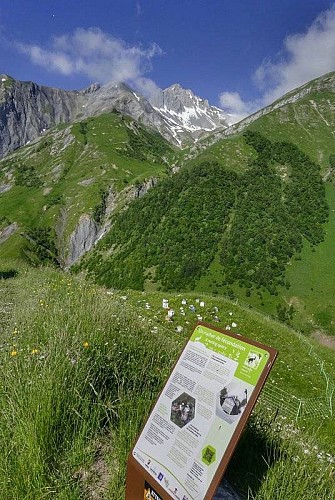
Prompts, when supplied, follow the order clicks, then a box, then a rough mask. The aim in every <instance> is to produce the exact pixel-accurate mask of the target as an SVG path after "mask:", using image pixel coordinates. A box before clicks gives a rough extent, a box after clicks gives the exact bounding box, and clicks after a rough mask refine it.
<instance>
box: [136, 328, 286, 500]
mask: <svg viewBox="0 0 335 500" xmlns="http://www.w3.org/2000/svg"><path fill="white" fill-rule="evenodd" d="M198 333H199V337H197V335H198ZM201 336H203V339H205V343H206V342H208V344H207V347H205V349H207V350H208V349H209V351H208V352H209V353H214V356H216V358H217V361H218V362H219V361H220V359H219V357H220V356H221V358H223V359H226V360H227V362H228V365H229V363H235V364H234V366H236V363H237V361H236V360H237V359H239V358H238V356H239V355H238V356H237V358H236V360H234V358H230V357H229V355H228V353H227V352H225V351H226V350H227V351H228V350H229V349H230V350H232V347H231V346H240V347H239V349H243V351H244V352H243V356H244V354H245V352H246V350H248V348H246V347H244V346H250V348H251V350H252V351H253V350H255V351H256V353H257V352H258V353H260V354H259V358H260V359H261V358H262V356H263V359H262V360H261V364H259V366H258V365H257V366H256V370H255V372H253V371H252V370H251V369H249V367H248V366H246V364H247V356H249V354H251V353H252V351H249V354H246V357H245V358H244V359H245V361H244V363H243V364H242V361H241V362H238V363H237V368H236V371H237V370H240V372H241V373H243V371H244V372H245V373H246V374H248V373H251V375H250V376H253V377H255V376H256V371H257V370H258V374H257V380H256V382H255V384H252V385H251V387H253V389H252V391H251V395H250V398H249V399H248V401H247V402H246V403H244V404H245V407H244V408H243V411H242V413H241V415H240V416H238V421H237V419H236V422H237V423H236V425H235V427H234V430H232V435H231V437H230V438H229V441H228V444H227V446H226V448H225V450H224V452H223V455H222V457H220V461H219V463H218V465H217V467H216V471H215V473H214V474H213V475H212V478H211V479H210V483H209V484H208V485H207V489H206V492H202V493H201V495H202V496H201V495H200V496H199V494H194V496H193V495H192V494H190V492H189V491H187V494H185V492H184V490H183V488H182V491H183V492H182V493H179V492H178V491H176V490H177V488H175V490H174V491H173V490H170V491H167V487H163V482H162V480H161V479H162V477H163V474H162V473H160V474H159V473H158V471H157V470H153V469H151V467H150V465H149V464H150V462H151V460H150V459H149V460H148V461H147V463H146V461H145V460H144V459H143V457H142V456H141V453H138V445H139V443H140V444H141V443H142V444H143V442H144V439H147V438H144V435H145V431H146V429H147V430H148V426H149V425H151V424H150V422H151V419H152V418H153V417H155V415H156V413H157V405H158V403H159V402H160V401H161V400H162V398H163V397H164V394H165V390H166V388H167V387H168V386H169V384H171V380H172V377H173V375H174V373H175V371H176V367H178V366H180V363H182V362H184V365H185V361H183V360H184V359H186V358H183V356H184V355H185V356H186V355H187V354H188V352H189V351H188V349H191V348H193V345H195V344H194V340H196V341H197V340H198V338H199V339H200V337H201ZM192 339H193V345H191V341H192ZM201 339H202V337H201ZM201 341H202V340H201ZM211 344H213V346H214V347H213V351H211V349H212V347H211ZM229 344H230V345H229ZM225 345H226V347H225ZM201 347H202V345H201ZM220 349H221V351H220ZM222 349H223V350H222ZM220 352H221V354H220ZM234 352H235V349H234ZM264 352H265V353H266V354H265V355H264ZM218 353H219V354H218ZM240 354H241V353H240ZM252 354H253V353H252ZM234 355H235V354H234ZM277 355H278V351H277V350H276V349H274V348H272V347H269V346H266V345H264V344H261V343H259V342H256V341H254V340H250V339H247V338H245V337H244V336H242V335H238V334H235V333H233V332H231V331H227V330H224V329H221V328H219V327H217V326H213V325H209V324H207V323H203V322H198V323H197V325H196V326H195V328H194V330H193V332H192V335H191V337H190V339H189V340H188V341H187V342H186V344H185V346H184V348H183V350H182V352H181V354H180V356H179V358H178V359H177V361H176V363H175V365H174V367H173V369H172V370H171V373H170V376H169V377H168V379H167V381H166V383H165V385H164V387H163V389H162V391H161V393H160V395H159V396H158V398H157V400H156V402H155V404H154V406H153V408H152V411H151V413H150V415H149V417H148V419H147V421H146V423H145V424H144V426H143V428H142V430H141V432H140V434H139V436H138V438H137V440H136V444H135V446H134V448H133V449H132V450H131V452H130V454H129V456H128V462H127V478H126V500H146V497H145V494H146V495H147V498H148V499H149V500H170V499H173V500H179V499H180V500H193V499H195V498H197V499H198V500H200V499H203V500H210V499H211V498H212V497H213V495H214V493H215V491H216V489H217V487H218V486H219V484H220V481H221V479H222V476H223V474H224V472H225V470H226V468H227V466H228V463H229V461H230V459H231V457H232V455H233V452H234V450H235V448H236V445H237V443H238V441H239V439H240V437H241V434H242V432H243V429H244V427H245V425H246V422H247V420H248V418H249V416H250V413H251V412H252V410H253V408H254V406H255V404H256V401H257V399H258V397H259V394H260V392H261V390H262V388H263V386H264V384H265V381H266V379H267V377H268V375H269V373H270V370H271V368H272V366H273V363H274V361H275V359H276V357H277ZM256 356H257V354H256ZM251 358H252V356H251ZM265 358H267V359H265ZM181 360H182V361H181ZM256 361H257V360H256ZM214 362H215V357H214ZM248 362H249V360H248ZM221 363H224V361H221ZM259 363H260V361H259ZM218 366H219V365H218ZM219 368H220V367H219ZM214 375H215V373H214ZM235 375H236V373H235ZM235 375H234V377H233V378H236V377H235ZM228 385H229V384H228ZM241 385H242V384H241ZM246 385H247V382H244V386H246ZM189 392H190V391H189ZM245 392H246V393H247V391H246V390H245ZM186 396H187V394H186ZM189 397H190V396H189ZM177 399H178V398H177ZM227 399H228V397H227ZM223 400H224V398H223ZM171 401H172V400H171ZM220 401H221V399H220ZM171 407H172V406H171ZM194 411H195V410H194ZM171 415H172V410H171ZM158 418H159V417H158ZM227 418H229V415H228V417H227ZM181 425H182V423H180V425H179V427H180V426H181ZM224 425H226V427H227V428H228V427H229V425H227V424H224ZM185 427H186V426H185ZM135 457H136V458H135ZM156 458H157V457H156ZM192 460H194V458H192ZM153 461H155V458H154V457H153ZM203 461H204V460H203ZM198 462H199V460H198ZM205 463H206V462H205ZM203 468H205V467H203ZM163 469H164V466H163V465H162V470H163ZM160 476H162V477H160ZM180 484H181V483H180ZM204 486H205V485H204ZM145 492H147V493H145Z"/></svg>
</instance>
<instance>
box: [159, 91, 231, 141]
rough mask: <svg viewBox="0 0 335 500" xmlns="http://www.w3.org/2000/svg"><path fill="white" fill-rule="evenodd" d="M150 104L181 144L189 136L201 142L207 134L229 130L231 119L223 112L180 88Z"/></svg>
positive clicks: (164, 93)
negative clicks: (202, 137)
mask: <svg viewBox="0 0 335 500" xmlns="http://www.w3.org/2000/svg"><path fill="white" fill-rule="evenodd" d="M150 104H151V105H152V106H153V108H154V109H155V110H156V111H157V112H159V113H160V114H161V115H162V116H163V117H164V118H165V120H166V121H167V123H168V125H169V127H170V129H171V131H172V133H173V135H174V136H175V137H176V138H178V139H179V141H182V140H183V135H185V134H186V135H190V136H191V137H193V139H197V138H199V137H200V136H201V135H203V134H204V133H206V132H212V131H214V130H216V129H223V128H226V127H228V126H229V117H228V115H227V114H226V113H224V111H223V110H222V109H220V108H217V107H216V106H210V105H209V103H208V101H207V100H206V99H201V98H200V97H198V96H196V95H195V94H193V92H192V91H191V90H186V89H183V88H182V87H181V86H180V85H179V84H174V85H171V87H168V88H167V89H165V90H162V91H160V92H158V93H157V94H155V95H154V96H153V97H152V98H151V99H150Z"/></svg>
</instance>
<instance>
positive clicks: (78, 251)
mask: <svg viewBox="0 0 335 500" xmlns="http://www.w3.org/2000/svg"><path fill="white" fill-rule="evenodd" d="M97 234H98V226H97V224H96V222H94V220H93V219H92V218H91V217H90V216H89V215H87V214H83V215H82V216H81V217H80V219H79V222H78V225H77V227H76V229H75V230H74V231H73V233H72V234H71V237H70V242H69V253H68V257H67V261H66V267H70V266H71V265H72V264H73V263H74V262H76V261H77V260H78V259H79V258H80V257H81V256H82V255H84V253H86V252H88V251H89V250H90V249H91V248H92V246H93V245H94V243H95V241H96V238H97Z"/></svg>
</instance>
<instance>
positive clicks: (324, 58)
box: [255, 6, 335, 104]
mask: <svg viewBox="0 0 335 500" xmlns="http://www.w3.org/2000/svg"><path fill="white" fill-rule="evenodd" d="M334 70H335V7H334V6H333V7H332V8H331V9H329V10H327V11H325V12H323V13H322V14H320V15H319V16H318V17H317V18H316V19H315V21H314V22H313V23H312V25H311V26H310V27H309V28H308V29H307V31H306V32H305V33H299V34H295V35H290V36H288V37H287V38H286V40H285V41H284V55H283V57H282V60H280V61H279V62H277V63H272V62H271V61H266V62H264V63H263V64H262V65H261V66H260V67H259V68H258V69H257V70H256V72H255V81H256V83H257V84H258V85H259V87H260V88H262V89H264V95H263V101H264V103H265V104H269V103H271V102H273V101H274V100H275V99H278V97H281V96H282V95H283V94H285V93H286V92H288V91H289V90H292V89H294V88H296V87H299V86H300V85H303V84H304V83H306V82H308V81H310V80H312V79H313V78H317V77H318V76H321V75H323V74H325V73H328V72H329V71H334Z"/></svg>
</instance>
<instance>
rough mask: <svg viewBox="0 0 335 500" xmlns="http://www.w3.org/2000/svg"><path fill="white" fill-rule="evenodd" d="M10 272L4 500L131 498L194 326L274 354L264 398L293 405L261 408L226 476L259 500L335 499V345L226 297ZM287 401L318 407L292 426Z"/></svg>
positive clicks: (2, 424)
mask: <svg viewBox="0 0 335 500" xmlns="http://www.w3.org/2000/svg"><path fill="white" fill-rule="evenodd" d="M1 271H2V274H1V276H2V277H3V279H1V280H0V304H1V307H2V311H3V315H2V317H1V321H0V327H1V350H0V363H1V371H2V382H1V386H0V409H1V415H2V418H1V421H0V445H1V450H2V452H1V455H0V491H1V492H2V495H3V498H8V499H20V500H21V499H34V500H35V499H42V498H56V499H64V500H65V499H73V500H75V499H78V500H79V499H82V498H106V499H115V500H117V499H120V498H123V497H124V482H125V464H126V458H127V455H128V453H129V451H130V450H131V448H132V446H133V444H134V441H135V439H136V435H137V434H138V432H139V430H140V428H141V425H142V424H143V422H144V420H145V419H146V417H147V416H148V413H149V411H150V408H151V405H152V404H153V402H154V401H155V398H156V397H157V395H158V393H159V391H160V390H161V388H162V385H163V384H164V381H165V380H166V377H167V376H168V374H169V372H170V370H171V368H172V366H173V363H174V362H175V360H176V358H177V356H178V354H179V353H180V351H181V349H182V347H183V345H184V343H185V341H186V340H187V338H188V337H189V335H190V333H191V331H192V330H193V328H194V326H195V324H196V322H197V320H198V319H199V317H201V318H202V320H203V321H206V322H211V323H213V322H214V324H217V325H218V326H220V327H223V328H225V327H226V326H227V325H230V327H231V328H232V329H233V330H234V331H236V332H237V333H241V334H244V335H245V336H247V337H250V338H254V339H256V340H259V341H262V342H264V343H267V344H268V345H272V346H273V347H275V348H277V349H278V350H279V357H278V360H277V362H276V363H275V366H274V368H273V370H272V372H271V374H270V377H269V379H268V381H267V384H266V386H265V389H264V396H266V394H268V395H269V394H270V395H271V394H274V393H277V394H279V393H280V394H282V395H284V402H283V403H278V402H277V401H276V400H275V401H273V404H270V403H269V401H270V402H271V399H269V397H265V398H261V399H260V401H259V403H258V404H257V405H256V408H255V411H254V413H253V417H252V418H251V420H250V421H249V424H248V426H247V428H246V430H245V432H244V434H243V437H242V439H241V441H240V444H239V446H238V448H237V450H236V452H235V454H234V456H233V459H232V462H231V465H230V467H229V468H228V470H227V474H226V476H227V478H228V480H229V481H230V482H231V484H232V485H233V486H234V488H235V489H236V490H237V491H238V492H240V493H241V494H243V495H244V496H245V497H246V498H249V499H250V500H251V499H253V500H261V499H264V500H265V499H269V498H271V499H278V500H279V499H280V500H288V499H294V500H295V499H296V500H298V499H299V500H301V499H306V500H308V499H309V498H310V497H309V496H308V493H309V492H310V491H313V494H314V495H315V496H314V497H315V498H318V499H320V500H328V499H329V498H332V497H333V496H334V495H335V489H334V481H333V476H334V454H335V446H334V439H333V436H334V431H335V428H334V419H332V418H330V414H331V412H333V411H334V407H332V406H331V405H329V401H330V400H329V398H328V399H327V397H326V395H327V378H326V377H329V379H331V380H333V379H334V374H335V366H334V356H333V353H332V352H331V351H330V350H329V349H327V348H324V347H321V346H319V345H318V344H317V343H315V342H313V341H312V340H306V339H305V338H301V336H300V335H299V334H297V333H296V332H295V331H294V330H292V329H289V328H287V327H286V326H285V325H283V324H280V323H278V322H275V321H273V320H271V319H269V318H268V317H266V316H263V315H262V314H260V313H259V312H257V311H254V310H253V309H250V308H248V307H241V305H239V304H238V303H236V302H234V301H233V302H232V301H230V300H228V299H224V298H222V297H217V296H213V295H206V294H200V293H188V294H166V293H164V294H163V293H161V292H155V293H147V292H136V291H131V290H128V291H118V290H113V289H106V288H103V287H98V286H96V285H94V284H91V283H89V282H88V281H85V280H84V278H83V277H80V276H72V275H70V274H66V273H63V272H60V271H57V270H54V269H48V268H39V269H31V268H28V267H25V266H23V265H22V263H18V262H14V261H8V262H7V263H4V262H3V264H2V266H1ZM14 271H15V273H17V275H16V276H14V275H15V273H14ZM13 273H14V274H13ZM11 276H13V277H11ZM4 278H7V279H4ZM163 298H166V299H168V300H169V306H170V307H172V308H173V309H174V310H175V316H174V318H173V321H171V322H170V321H166V318H165V316H166V311H165V310H163V308H162V299H163ZM183 299H185V300H186V302H187V304H186V305H184V306H182V305H181V304H182V300H183ZM200 301H203V302H204V304H203V307H202V306H201V305H200ZM190 305H194V306H195V309H196V310H195V312H192V310H191V309H190V308H189V306H190ZM181 307H183V309H181ZM233 323H234V325H235V326H233ZM321 365H322V367H321ZM325 374H326V377H325ZM267 387H268V389H267ZM292 398H293V400H295V399H294V398H298V399H299V398H301V399H302V400H303V401H309V402H312V401H314V402H318V406H317V407H315V408H317V410H316V411H315V412H312V413H309V414H305V415H301V416H300V417H299V418H292V414H291V413H290V412H288V409H287V408H288V406H289V404H290V401H291V400H292ZM294 411H296V408H295V409H294ZM250 442H252V443H254V445H255V448H254V447H252V448H251V447H250ZM255 449H257V450H258V451H257V452H256V451H255Z"/></svg>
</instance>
